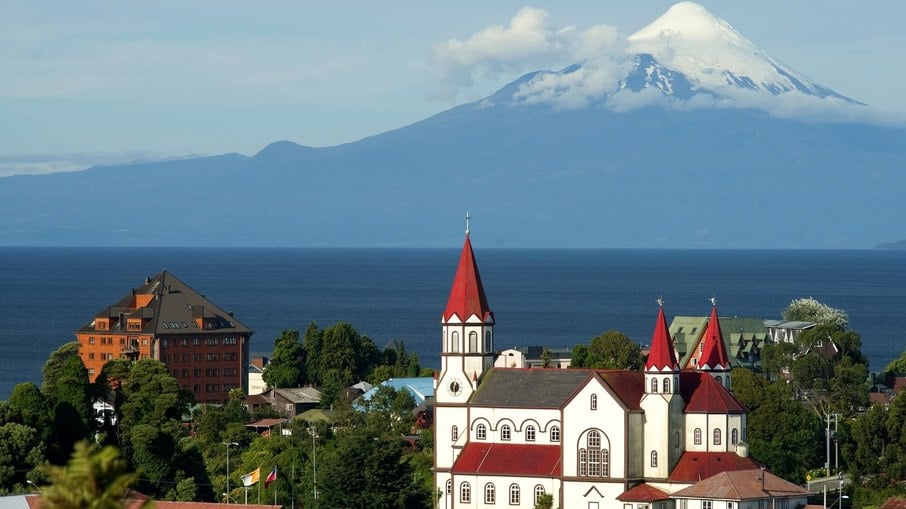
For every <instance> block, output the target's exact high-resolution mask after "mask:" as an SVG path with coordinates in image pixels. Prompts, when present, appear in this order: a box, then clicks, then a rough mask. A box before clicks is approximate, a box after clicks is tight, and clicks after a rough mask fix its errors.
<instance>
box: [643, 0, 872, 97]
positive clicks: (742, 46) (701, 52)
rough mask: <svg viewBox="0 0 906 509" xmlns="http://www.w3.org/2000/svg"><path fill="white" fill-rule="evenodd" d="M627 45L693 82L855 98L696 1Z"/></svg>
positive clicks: (715, 86) (677, 7)
mask: <svg viewBox="0 0 906 509" xmlns="http://www.w3.org/2000/svg"><path fill="white" fill-rule="evenodd" d="M629 49H630V52H631V53H634V54H649V55H652V56H653V57H654V58H655V59H656V60H657V61H658V62H660V63H661V64H663V65H664V66H666V67H668V68H670V69H673V70H674V71H677V72H679V73H682V74H683V75H684V76H686V77H687V78H688V79H689V81H690V82H691V83H692V84H693V85H694V86H696V87H698V88H701V89H706V90H709V91H712V92H717V93H718V94H720V93H721V91H726V90H728V89H732V88H743V89H749V90H753V91H761V92H768V93H771V94H780V93H783V92H791V91H799V92H802V93H804V94H808V95H814V96H818V97H836V98H838V99H843V100H845V101H847V102H855V101H852V100H851V99H848V98H846V97H843V96H841V95H839V94H837V93H836V92H834V91H832V90H830V89H827V88H825V87H822V86H821V85H819V84H818V83H815V82H814V81H812V80H811V79H810V78H808V77H807V76H805V75H803V74H801V73H799V72H797V71H795V70H793V69H791V68H788V67H786V66H784V65H783V64H781V63H780V62H778V61H777V60H774V59H773V58H772V57H771V56H770V55H768V54H767V53H766V52H765V51H763V50H761V49H760V48H758V47H757V46H756V45H755V44H753V43H752V42H750V41H749V40H748V39H746V38H745V37H743V36H742V34H740V33H739V32H737V31H736V30H735V29H734V28H733V27H732V26H731V25H730V24H729V23H727V22H726V21H724V20H722V19H720V18H718V17H716V16H714V15H713V14H711V13H710V12H708V10H707V9H705V8H704V7H702V6H701V5H699V4H697V3H694V2H681V3H678V4H676V5H674V6H673V7H671V8H670V9H668V10H667V12H666V13H664V14H663V15H662V16H661V17H659V18H658V19H656V20H654V21H653V22H652V23H651V24H649V25H648V26H646V27H644V28H642V29H641V30H639V31H638V32H636V33H634V34H632V35H631V36H629Z"/></svg>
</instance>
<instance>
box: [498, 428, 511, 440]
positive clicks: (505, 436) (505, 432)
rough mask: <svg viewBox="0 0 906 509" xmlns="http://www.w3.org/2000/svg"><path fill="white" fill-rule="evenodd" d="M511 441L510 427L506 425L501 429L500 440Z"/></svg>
mask: <svg viewBox="0 0 906 509" xmlns="http://www.w3.org/2000/svg"><path fill="white" fill-rule="evenodd" d="M509 439H510V425H509V424H504V425H503V426H501V427H500V440H506V441H508V440H509Z"/></svg>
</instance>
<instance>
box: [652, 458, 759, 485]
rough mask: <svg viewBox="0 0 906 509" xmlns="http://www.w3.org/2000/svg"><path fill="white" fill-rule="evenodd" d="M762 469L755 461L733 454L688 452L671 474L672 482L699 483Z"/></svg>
mask: <svg viewBox="0 0 906 509" xmlns="http://www.w3.org/2000/svg"><path fill="white" fill-rule="evenodd" d="M760 467H761V465H759V464H758V463H756V462H755V460H753V459H751V458H743V457H742V456H739V455H738V454H736V453H732V452H695V451H686V452H684V453H683V455H682V456H680V459H679V461H678V462H677V463H676V466H675V467H674V468H673V472H670V481H671V482H681V483H697V482H699V481H701V480H703V479H707V478H709V477H711V476H713V475H717V474H719V473H721V472H730V471H736V470H753V469H755V470H757V469H759V468H760Z"/></svg>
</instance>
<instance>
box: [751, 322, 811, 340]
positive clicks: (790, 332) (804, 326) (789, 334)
mask: <svg viewBox="0 0 906 509" xmlns="http://www.w3.org/2000/svg"><path fill="white" fill-rule="evenodd" d="M816 325H817V324H816V323H814V322H801V321H797V320H767V319H766V320H765V321H764V326H765V328H767V329H768V334H770V335H771V341H772V342H774V343H795V342H796V339H797V338H798V337H799V335H800V334H802V332H803V331H806V330H808V329H811V328H812V327H815V326H816Z"/></svg>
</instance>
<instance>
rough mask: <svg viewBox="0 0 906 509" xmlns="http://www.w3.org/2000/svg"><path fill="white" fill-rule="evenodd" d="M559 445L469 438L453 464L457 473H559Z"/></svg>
mask: <svg viewBox="0 0 906 509" xmlns="http://www.w3.org/2000/svg"><path fill="white" fill-rule="evenodd" d="M560 470H561V466H560V446H559V445H531V444H501V443H493V442H470V443H468V444H466V447H465V448H464V449H463V450H462V452H461V453H460V454H459V457H458V458H457V459H456V464H454V465H453V473H455V474H480V475H526V476H544V477H558V476H559V475H560Z"/></svg>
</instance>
